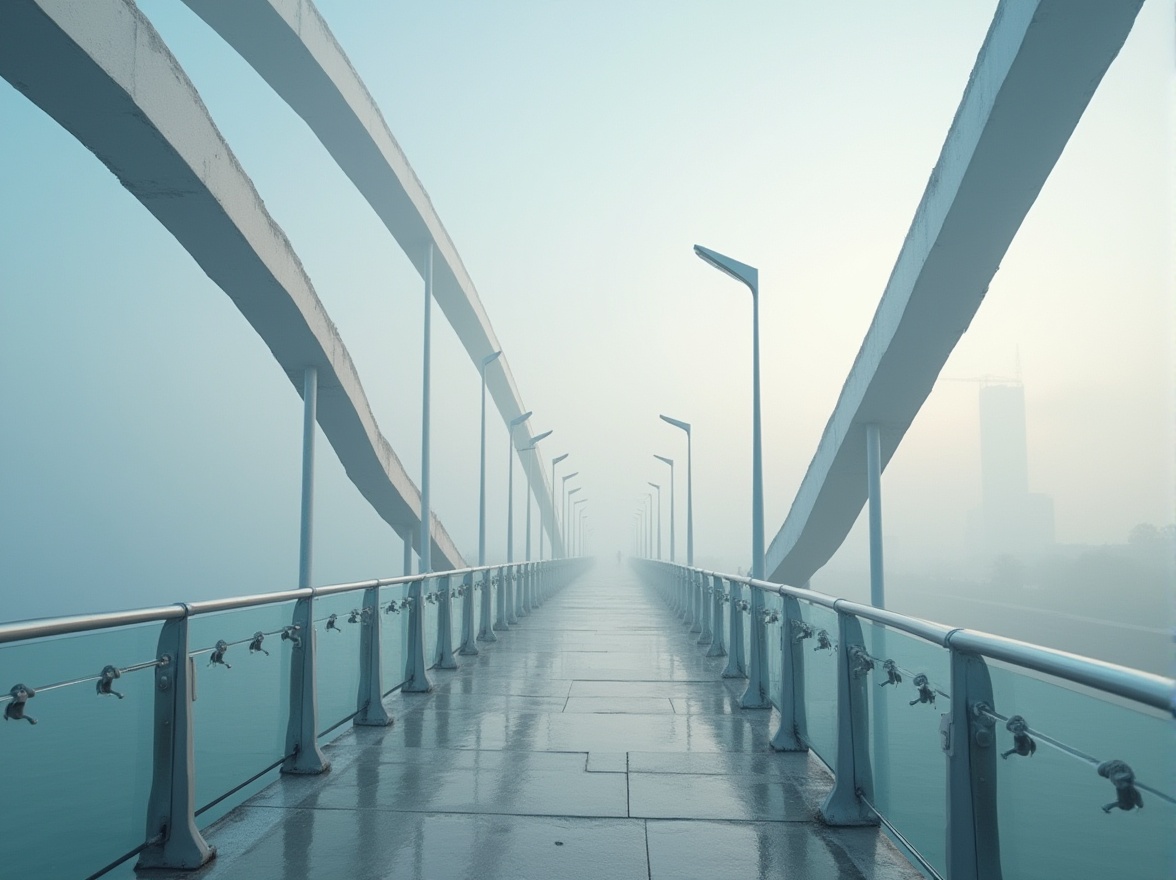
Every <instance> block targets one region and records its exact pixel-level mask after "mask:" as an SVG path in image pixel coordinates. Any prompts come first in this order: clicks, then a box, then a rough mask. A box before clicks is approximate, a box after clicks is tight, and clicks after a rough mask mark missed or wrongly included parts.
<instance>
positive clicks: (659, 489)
mask: <svg viewBox="0 0 1176 880" xmlns="http://www.w3.org/2000/svg"><path fill="white" fill-rule="evenodd" d="M649 485H651V486H653V488H655V489H657V491H659V492H660V491H661V484H660V483H655V482H653V481H652V480H651V481H650V483H649Z"/></svg>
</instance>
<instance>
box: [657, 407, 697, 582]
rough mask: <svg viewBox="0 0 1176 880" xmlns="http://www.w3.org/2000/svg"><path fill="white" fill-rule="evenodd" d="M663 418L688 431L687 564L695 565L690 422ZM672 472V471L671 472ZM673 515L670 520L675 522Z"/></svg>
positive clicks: (667, 417)
mask: <svg viewBox="0 0 1176 880" xmlns="http://www.w3.org/2000/svg"><path fill="white" fill-rule="evenodd" d="M661 420H662V421H663V422H665V423H666V424H668V425H673V426H674V427H675V428H681V429H682V430H683V431H685V432H686V564H687V565H689V566H691V567H693V566H694V486H693V481H694V473H693V471H694V468H693V461H692V459H693V457H694V456H693V455H692V454H691V453H692V450H691V448H690V447H691V443H690V423H689V422H682V421H679V420H678V419H671V418H670V417H669V416H662V417H661ZM671 473H672V472H671ZM673 521H674V520H673V517H671V518H670V522H671V523H673ZM670 529H671V534H672V533H673V526H672V525H671V526H670ZM673 546H674V541H673V538H671V539H670V555H671V556H672V555H673Z"/></svg>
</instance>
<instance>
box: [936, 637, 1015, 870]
mask: <svg viewBox="0 0 1176 880" xmlns="http://www.w3.org/2000/svg"><path fill="white" fill-rule="evenodd" d="M951 697H952V699H951V709H950V711H948V712H947V713H946V714H945V715H944V716H943V719H942V721H941V722H940V732H941V734H942V737H943V750H944V752H946V754H947V874H948V876H949V877H951V880H1001V867H1000V835H999V829H998V826H997V821H996V751H997V750H996V733H995V730H994V724H993V722H992V719H991V718H989V717H987V715H985V714H984V710H988V711H994V710H995V703H994V702H993V698H992V681H991V679H990V678H989V675H988V665H987V664H986V663H985V662H984V660H983V659H982V658H980V657H978V656H976V655H974V654H965V653H963V652H960V651H956V650H952V652H951Z"/></svg>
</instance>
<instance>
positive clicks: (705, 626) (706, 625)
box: [694, 572, 715, 645]
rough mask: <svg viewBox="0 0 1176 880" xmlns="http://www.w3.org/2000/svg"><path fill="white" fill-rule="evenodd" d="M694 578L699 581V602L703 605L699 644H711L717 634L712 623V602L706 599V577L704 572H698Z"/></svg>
mask: <svg viewBox="0 0 1176 880" xmlns="http://www.w3.org/2000/svg"><path fill="white" fill-rule="evenodd" d="M694 580H695V581H696V582H697V583H698V604H699V605H701V606H702V633H701V635H699V637H698V644H700V645H709V644H710V643H711V642H713V641H714V639H715V636H714V632H713V631H712V625H711V617H712V615H711V603H710V602H708V601H706V577H705V576H704V575H703V574H702V572H696V573H695V574H694Z"/></svg>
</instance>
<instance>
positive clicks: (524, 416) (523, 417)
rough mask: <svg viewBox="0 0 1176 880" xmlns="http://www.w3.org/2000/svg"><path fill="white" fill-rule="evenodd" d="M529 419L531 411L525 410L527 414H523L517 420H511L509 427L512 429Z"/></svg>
mask: <svg viewBox="0 0 1176 880" xmlns="http://www.w3.org/2000/svg"><path fill="white" fill-rule="evenodd" d="M529 418H531V411H530V410H527V412H525V413H523V414H522V415H521V416H519V417H518V418H517V419H511V420H510V426H511V428H512V429H513V428H514V427H515V426H516V425H521V424H522V423H523V422H525V421H526V420H527V419H529Z"/></svg>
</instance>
